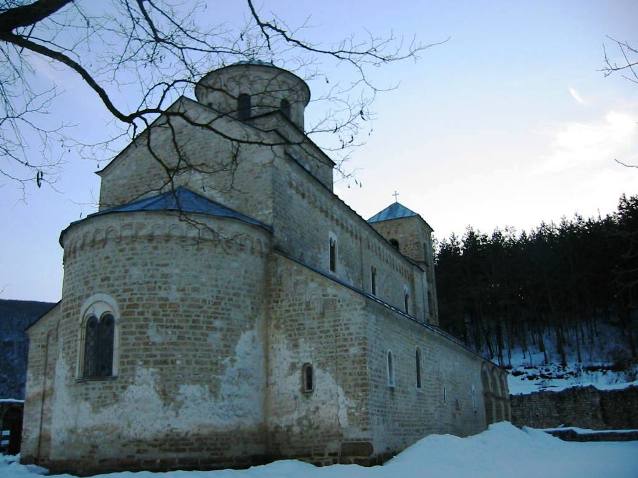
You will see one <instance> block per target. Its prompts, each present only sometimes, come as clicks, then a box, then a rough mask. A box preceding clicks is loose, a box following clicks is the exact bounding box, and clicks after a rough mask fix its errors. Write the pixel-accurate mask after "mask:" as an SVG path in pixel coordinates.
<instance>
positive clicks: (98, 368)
mask: <svg viewBox="0 0 638 478" xmlns="http://www.w3.org/2000/svg"><path fill="white" fill-rule="evenodd" d="M114 339H115V318H114V317H113V315H112V314H111V313H109V312H106V313H104V314H102V316H101V317H100V318H99V319H98V318H97V317H96V316H95V315H91V316H89V318H88V319H87V320H86V324H85V331H84V373H83V376H84V377H85V378H101V377H111V376H112V375H113V345H114Z"/></svg>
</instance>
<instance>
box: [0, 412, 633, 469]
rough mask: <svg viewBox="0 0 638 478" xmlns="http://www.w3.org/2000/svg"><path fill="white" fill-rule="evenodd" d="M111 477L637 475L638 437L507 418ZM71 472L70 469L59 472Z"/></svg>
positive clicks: (8, 460) (7, 461) (11, 464)
mask: <svg viewBox="0 0 638 478" xmlns="http://www.w3.org/2000/svg"><path fill="white" fill-rule="evenodd" d="M38 473H42V469H38V468H37V467H28V466H23V465H20V464H18V463H16V462H15V458H12V457H2V456H0V477H2V478H39V477H38ZM100 476H103V477H107V476H108V478H132V477H133V476H134V477H135V478H315V477H316V478H429V477H433V478H434V477H436V478H441V477H445V478H463V477H468V478H469V477H472V478H488V477H489V478H501V477H512V476H516V478H528V477H529V478H538V477H539V476H542V477H543V478H553V477H556V478H571V477H582V476H587V477H588V478H597V477H600V478H611V477H614V478H635V477H637V476H638V441H633V442H591V443H580V442H565V441H562V440H559V439H558V438H554V437H552V436H550V435H547V434H546V433H544V432H542V431H540V430H534V429H530V428H525V429H523V430H520V429H518V428H516V427H514V426H512V425H511V424H509V423H506V422H501V423H498V424H495V425H492V426H490V428H489V430H487V431H485V432H483V433H481V434H479V435H475V436H472V437H468V438H458V437H455V436H451V435H432V436H429V437H426V438H424V439H422V440H421V441H419V442H418V443H416V444H415V445H413V446H411V447H410V448H408V449H407V450H405V451H404V452H403V453H401V454H399V455H398V456H396V457H395V458H394V459H392V460H390V461H389V462H388V463H386V464H385V465H384V466H376V467H372V468H365V467H360V466H357V465H333V466H327V467H323V468H318V467H315V466H313V465H309V464H307V463H303V462H300V461H294V460H285V461H278V462H275V463H271V464H270V465H265V466H258V467H254V468H250V469H247V470H222V471H210V472H193V471H190V472H186V471H174V472H169V473H151V472H141V473H136V474H135V475H132V474H131V473H113V474H110V475H100ZM59 477H60V478H69V475H59Z"/></svg>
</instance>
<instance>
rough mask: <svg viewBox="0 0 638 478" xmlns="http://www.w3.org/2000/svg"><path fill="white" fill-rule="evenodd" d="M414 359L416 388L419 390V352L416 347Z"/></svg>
mask: <svg viewBox="0 0 638 478" xmlns="http://www.w3.org/2000/svg"><path fill="white" fill-rule="evenodd" d="M414 359H415V362H416V364H415V365H416V388H421V350H419V348H418V347H417V349H416V356H415V357H414Z"/></svg>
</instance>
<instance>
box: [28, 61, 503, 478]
mask: <svg viewBox="0 0 638 478" xmlns="http://www.w3.org/2000/svg"><path fill="white" fill-rule="evenodd" d="M196 96H197V101H193V100H190V99H187V98H180V99H178V100H177V102H176V103H175V104H174V105H173V106H171V107H170V108H169V112H168V113H167V114H166V115H164V116H162V117H160V118H159V119H158V120H157V121H156V123H155V124H154V125H153V126H152V127H151V128H150V133H149V131H147V132H145V133H144V134H142V135H140V137H139V138H138V139H137V140H136V141H135V142H133V143H132V144H131V145H130V146H128V147H127V148H126V149H125V150H124V151H123V152H122V153H121V154H120V155H119V156H118V157H117V158H115V159H114V161H113V162H112V163H110V164H109V165H108V166H107V167H106V168H105V169H104V170H102V171H101V172H100V173H99V174H100V176H101V179H102V187H101V191H100V211H99V212H98V213H96V214H94V215H92V216H89V217H88V218H86V219H84V220H81V221H78V222H75V223H72V224H71V225H70V226H69V227H68V228H67V229H66V230H65V231H63V233H62V235H61V237H60V243H61V245H62V246H63V248H64V283H63V288H62V299H61V301H60V303H59V304H58V306H57V307H55V308H54V309H53V310H52V311H51V312H49V313H48V314H47V315H46V316H45V317H43V318H42V319H41V320H40V321H39V322H37V323H36V324H35V325H33V326H32V327H31V328H30V329H29V337H30V340H31V348H30V351H29V367H28V377H27V400H26V404H25V428H24V439H23V451H22V461H23V462H35V463H38V464H42V465H44V466H46V467H48V468H50V469H52V470H54V471H71V472H73V473H83V474H84V473H95V472H102V471H108V470H121V469H128V470H134V469H153V470H165V469H177V468H179V469H191V468H222V467H238V466H248V465H250V464H256V463H263V462H266V461H270V460H273V459H277V458H301V459H304V460H308V461H311V462H313V463H319V464H329V463H337V462H342V463H351V462H357V463H367V464H371V463H378V462H381V461H383V460H385V459H386V458H387V457H389V456H392V455H393V454H395V453H397V452H399V451H400V450H402V449H403V448H405V447H406V446H408V445H410V444H412V443H413V442H415V441H416V440H418V439H419V438H421V437H423V436H425V435H427V434H429V433H454V434H457V435H468V434H473V433H478V432H480V431H482V430H483V429H485V427H486V425H487V423H488V422H490V421H498V420H501V419H504V418H508V415H509V408H508V406H507V397H508V393H507V386H506V383H505V381H504V373H505V372H504V370H502V369H500V368H498V367H496V366H495V365H494V364H492V363H491V362H489V361H486V360H484V359H482V358H481V357H479V356H478V355H476V354H474V353H473V352H471V351H469V350H468V349H466V348H465V347H463V345H462V344H460V343H459V342H458V341H457V340H455V339H453V338H452V337H450V336H448V335H447V334H446V333H444V332H443V331H442V330H441V329H439V328H438V312H437V308H436V294H435V286H434V273H433V263H432V239H431V232H432V229H431V228H430V226H429V225H428V224H427V222H425V220H423V219H422V218H421V217H420V216H419V215H418V214H416V213H414V212H413V211H410V210H409V209H407V208H405V207H403V206H401V205H394V204H393V205H391V206H390V207H388V208H387V209H386V210H384V211H382V212H381V213H380V215H377V216H375V217H374V218H372V219H371V220H370V221H365V220H364V219H362V218H361V217H360V216H359V215H357V214H356V213H355V212H354V211H353V210H352V209H351V208H349V207H348V206H347V205H346V204H345V203H344V202H343V201H341V200H340V199H339V198H338V197H337V196H336V195H335V194H334V192H333V190H332V186H333V182H332V173H333V166H334V163H333V162H332V160H331V159H330V158H329V157H328V156H327V155H325V153H323V152H322V151H321V150H320V149H319V148H318V147H317V146H316V145H315V144H314V143H313V142H312V141H311V140H310V139H309V138H308V137H306V136H305V135H304V133H303V129H302V128H303V124H304V123H303V115H304V109H305V106H306V104H307V103H308V100H309V96H310V92H309V90H308V87H307V85H306V84H305V83H304V82H303V81H302V80H301V79H299V78H298V77H296V76H295V75H293V74H292V73H290V72H287V71H285V70H281V69H279V68H276V67H274V66H272V65H269V64H264V63H256V64H255V63H243V64H237V65H232V66H229V67H226V68H222V69H220V70H216V71H214V72H211V73H210V74H209V75H207V76H206V77H205V78H204V79H202V81H201V82H200V83H199V85H198V86H197V88H196ZM171 112H179V113H180V115H177V116H175V115H171V114H169V113H171ZM169 123H170V124H169ZM211 124H212V125H214V128H215V130H216V132H217V133H214V132H212V131H211V130H210V129H208V128H206V127H200V126H198V125H211ZM168 125H170V128H169V127H167V126H168ZM149 135H150V136H149ZM228 138H242V140H243V141H242V142H237V141H232V140H230V139H228ZM148 143H150V144H151V146H152V150H153V152H154V154H155V155H160V156H161V158H160V159H162V160H163V161H165V164H169V165H170V164H174V162H175V161H177V160H178V158H180V157H184V156H183V155H186V157H188V161H189V164H190V167H189V168H184V169H183V170H180V174H178V175H176V176H175V177H174V178H173V181H174V182H173V183H172V184H170V185H167V184H166V177H165V170H164V169H163V168H162V167H161V165H160V164H159V162H158V160H157V159H158V158H156V157H153V156H152V155H151V154H150V152H149V148H148ZM176 145H177V146H178V147H179V151H176V150H175V148H176ZM171 161H172V162H173V163H171ZM396 204H398V203H396Z"/></svg>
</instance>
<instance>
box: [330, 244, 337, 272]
mask: <svg viewBox="0 0 638 478" xmlns="http://www.w3.org/2000/svg"><path fill="white" fill-rule="evenodd" d="M330 272H337V239H335V238H334V237H330Z"/></svg>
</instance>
